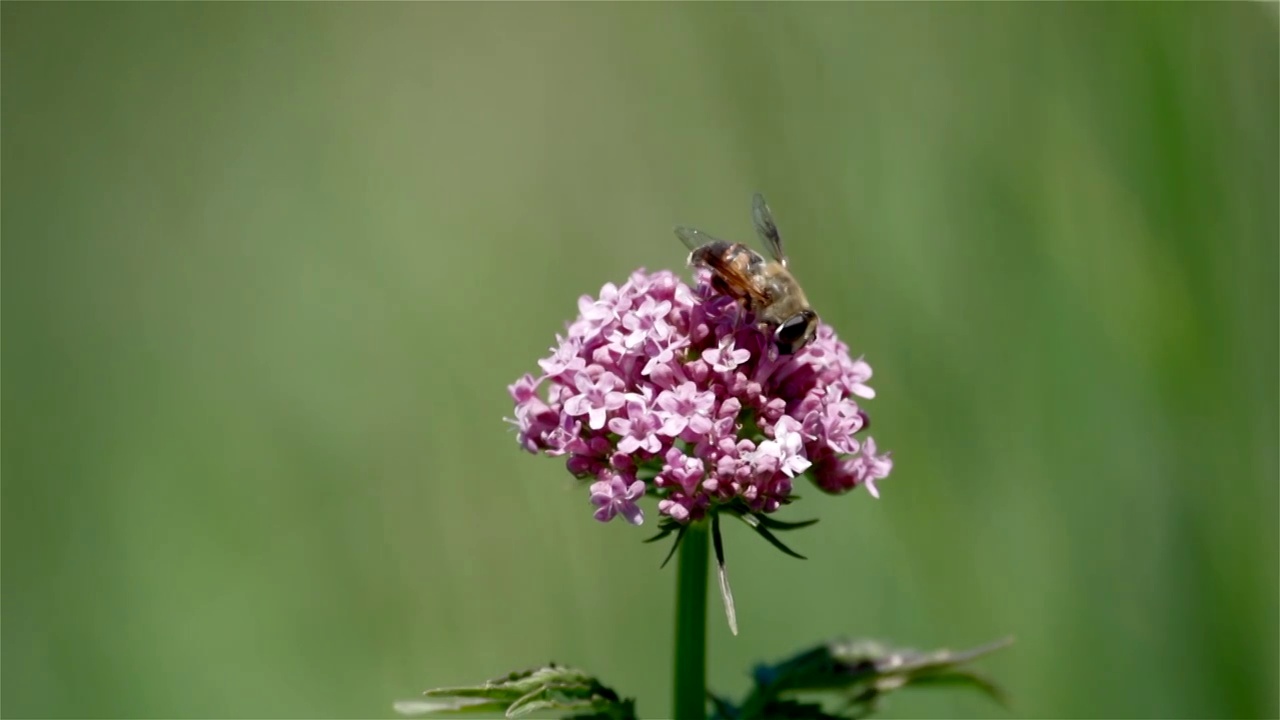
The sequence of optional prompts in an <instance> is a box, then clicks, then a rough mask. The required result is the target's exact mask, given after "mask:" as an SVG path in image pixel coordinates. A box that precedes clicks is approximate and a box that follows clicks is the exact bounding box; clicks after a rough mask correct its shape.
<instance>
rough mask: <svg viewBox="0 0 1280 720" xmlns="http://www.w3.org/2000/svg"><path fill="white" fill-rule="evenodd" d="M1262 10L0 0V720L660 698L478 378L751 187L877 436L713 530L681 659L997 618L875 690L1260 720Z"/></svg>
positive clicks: (638, 557) (1264, 360)
mask: <svg viewBox="0 0 1280 720" xmlns="http://www.w3.org/2000/svg"><path fill="white" fill-rule="evenodd" d="M1276 10H1277V6H1276V5H1274V4H1241V3H1233V4H1174V3H1166V4H1143V5H1108V6H1100V5H1093V4H1052V5H1041V4H976V3H965V4H948V5H935V4H907V3H901V4H896V3H895V4H860V5H853V4H839V5H837V4H819V5H775V4H632V5H605V4H590V5H588V4H485V5H476V4H465V5H464V4H376V5H375V4H307V5H302V4H266V3H257V4H215V3H210V4H170V5H161V4H27V3H4V5H3V8H2V9H0V20H2V22H0V25H2V27H3V42H2V47H3V62H2V63H0V65H2V68H3V104H2V105H3V108H2V116H3V130H2V133H3V205H4V212H3V241H4V245H3V248H4V256H3V269H4V275H3V304H4V331H3V347H4V363H3V382H4V396H3V421H4V429H5V431H6V432H5V434H4V445H3V475H4V477H3V600H4V633H3V660H4V663H3V666H4V674H3V680H4V686H3V714H4V715H6V716H81V717H91V716H121V717H142V716H156V717H176V716H191V717H230V716H252V717H277V716H280V717H285V716H288V717H354V716H362V717H368V716H387V715H391V703H392V702H393V701H394V700H397V699H401V698H410V697H414V696H416V695H417V693H418V692H419V691H420V690H422V689H424V688H426V687H431V686H440V685H448V684H455V683H465V682H471V681H476V680H481V679H484V678H487V677H491V676H494V675H497V674H501V673H503V672H505V671H507V670H509V669H515V668H519V667H524V666H527V665H532V664H536V663H542V662H546V661H548V660H555V661H558V662H564V663H571V664H576V665H579V666H581V667H584V668H586V669H589V670H592V671H595V672H597V673H598V674H600V675H601V676H602V677H603V678H604V679H605V680H606V681H607V682H609V683H611V684H613V685H614V686H616V687H617V688H619V689H620V690H621V691H622V692H624V693H627V694H632V695H637V696H638V697H639V699H640V710H641V712H642V713H643V714H644V715H645V716H647V717H661V716H663V715H664V714H666V713H667V712H668V708H669V702H670V701H669V691H670V677H669V676H670V670H669V663H670V649H671V631H670V629H669V623H670V618H671V611H672V608H673V593H674V572H673V570H672V568H670V567H668V568H667V569H666V570H662V571H660V570H659V569H658V563H659V562H660V561H661V559H662V555H663V553H664V552H665V548H662V547H656V546H653V545H642V544H641V543H640V542H639V541H640V539H641V538H643V537H647V536H648V535H649V534H650V530H651V528H643V529H639V530H637V529H635V528H631V527H629V526H625V525H623V524H621V523H614V524H611V525H608V526H601V525H599V524H598V523H596V522H595V521H593V520H592V519H591V516H590V511H591V508H590V506H589V505H588V503H587V499H586V492H585V490H584V489H582V488H580V487H576V486H575V485H574V484H573V483H572V482H570V480H569V479H568V476H567V474H566V473H565V472H564V470H563V465H562V463H561V462H559V461H556V460H548V459H543V458H535V457H532V456H529V455H526V454H524V453H522V452H521V451H519V450H518V449H517V447H516V444H515V442H514V438H513V436H512V435H511V434H510V432H509V430H508V427H507V426H506V425H505V424H504V423H503V422H502V418H503V417H504V415H509V414H510V413H511V406H510V401H509V399H508V396H507V394H506V389H505V386H506V385H507V384H508V383H509V382H511V381H512V380H514V379H515V378H516V377H517V376H519V375H520V374H521V373H524V372H526V371H532V370H535V369H536V365H535V361H536V359H537V358H539V357H541V356H543V355H544V354H545V352H546V349H547V348H548V346H549V345H550V344H551V343H552V341H553V335H554V333H556V332H557V331H560V330H562V328H563V323H564V322H566V321H567V320H569V319H570V318H571V316H572V315H573V314H574V313H575V312H576V300H577V298H578V296H579V295H582V294H584V293H595V292H598V290H599V287H600V286H601V285H602V284H603V283H605V282H610V281H613V282H618V281H621V280H623V279H625V277H626V275H627V274H628V273H629V272H631V271H632V270H633V269H634V268H636V267H640V266H643V267H646V268H649V269H657V268H672V269H679V268H680V265H681V263H682V261H683V258H684V254H685V253H684V250H683V248H682V247H681V246H680V244H679V242H678V241H677V240H676V238H675V237H674V236H673V235H672V233H671V227H672V226H673V225H675V224H677V223H685V224H692V225H696V226H699V227H702V228H704V229H707V230H709V231H712V232H714V233H717V234H721V235H725V236H729V237H737V238H745V237H750V235H751V233H750V220H749V198H750V194H751V193H752V192H753V191H756V190H760V191H762V192H764V193H765V195H766V196H767V197H768V198H769V200H770V204H771V205H772V206H773V209H774V211H775V213H776V214H777V216H778V218H779V222H780V224H781V226H782V229H783V232H784V233H785V234H786V236H787V238H788V240H789V241H790V249H791V255H792V260H793V268H794V269H795V270H796V272H797V274H798V276H799V277H800V278H801V279H802V280H803V281H804V283H805V286H806V288H807V289H808V291H809V296H810V298H811V300H812V301H813V302H814V303H815V305H816V306H817V307H818V309H819V310H820V312H821V313H822V314H823V316H824V318H825V319H826V320H827V321H828V322H830V323H831V324H833V325H834V326H835V327H836V328H837V330H838V332H839V333H840V334H841V335H842V337H843V338H845V339H846V340H847V341H848V342H849V343H850V345H851V346H852V348H853V351H854V352H855V353H865V354H866V356H867V359H868V360H869V361H870V362H871V364H872V365H873V367H874V368H875V371H876V374H875V378H874V380H873V383H872V384H873V386H874V387H875V388H876V389H877V390H878V392H879V396H878V397H877V399H876V400H874V401H872V402H870V403H869V409H870V413H871V415H872V417H873V419H874V422H875V426H876V427H875V436H876V438H877V440H879V441H880V444H881V445H882V446H883V447H885V448H888V449H891V450H892V451H893V452H894V454H895V458H896V461H897V465H896V469H895V472H894V474H893V477H892V478H891V479H890V480H888V481H885V482H884V483H882V485H881V487H882V492H883V497H882V499H881V500H880V501H878V502H877V501H875V500H873V499H872V498H870V497H869V496H868V495H867V494H865V493H862V492H858V493H855V494H853V495H850V496H845V497H841V498H826V497H821V496H819V494H817V493H816V492H813V491H810V492H807V493H804V494H805V495H806V498H805V500H804V501H802V502H801V503H800V504H799V505H797V506H796V507H795V508H793V509H791V510H789V511H788V512H787V513H786V516H787V517H789V518H792V519H799V518H803V517H808V516H817V517H820V518H822V522H821V523H820V524H819V525H818V526H817V527H815V528H813V529H810V530H808V531H805V532H803V533H800V534H798V535H795V536H793V537H792V540H793V541H794V542H793V543H792V544H793V546H794V547H796V548H797V549H798V550H800V551H801V552H804V553H806V554H808V556H809V558H810V559H809V560H808V561H807V562H800V561H796V560H793V559H790V558H786V557H784V556H782V555H781V554H779V553H777V552H775V551H773V550H772V549H771V548H769V547H767V546H766V545H765V543H763V542H761V541H760V540H759V539H758V538H756V537H754V536H753V535H751V534H750V533H749V532H747V531H746V529H745V528H741V527H737V526H734V527H730V528H729V535H728V540H727V542H728V551H729V554H730V564H731V568H732V576H733V581H734V587H735V591H736V593H737V599H738V612H739V618H740V621H741V624H742V627H743V632H742V635H741V636H740V637H737V638H733V637H731V636H729V634H728V631H727V629H726V627H725V623H724V622H723V618H722V615H721V613H720V608H719V606H718V605H713V607H712V617H711V639H710V642H711V646H710V681H711V684H712V686H713V688H715V689H718V690H721V691H724V692H730V693H739V692H741V691H743V690H745V688H746V687H747V682H748V678H747V671H748V669H749V666H750V664H751V663H752V662H753V661H755V660H760V659H773V658H780V657H782V656H785V655H787V654H789V653H790V652H792V651H793V650H795V649H797V648H798V647H800V646H802V645H807V644H810V643H813V642H816V641H819V640H822V639H824V638H827V637H829V636H832V635H843V634H849V635H857V636H874V637H880V638H885V639H889V640H892V641H895V642H899V643H905V644H909V645H915V646H918V647H920V646H923V647H932V646H952V647H959V646H967V645H971V644H977V643H981V642H984V641H987V640H990V639H993V638H996V637H999V636H1002V635H1005V634H1013V635H1016V636H1017V638H1018V644H1017V645H1016V646H1015V647H1014V648H1013V649H1011V650H1008V651H1005V652H1003V653H1001V654H999V655H998V656H995V657H993V658H991V659H989V660H987V661H984V662H983V663H982V667H983V668H984V669H986V670H988V671H990V672H991V673H992V674H993V675H994V676H995V677H997V678H998V679H1000V680H1001V681H1002V682H1003V683H1004V684H1005V685H1006V686H1007V688H1008V689H1009V691H1010V693H1011V694H1012V696H1013V702H1014V706H1013V710H1012V711H1011V712H1009V713H1003V711H1001V710H1000V709H999V708H997V707H995V706H993V705H990V704H989V703H987V702H986V701H985V700H983V699H981V698H979V697H976V696H970V695H967V694H964V693H957V692H944V691H922V692H921V693H920V694H913V695H907V696H902V697H900V698H897V699H896V700H895V701H894V702H893V703H892V704H891V706H890V707H889V708H888V711H887V713H886V714H887V716H889V717H942V716H948V717H971V716H972V717H977V716H986V717H990V716H992V715H993V714H995V715H997V716H1016V717H1209V716H1215V717H1246V716H1256V717H1275V716H1276V715H1277V714H1278V713H1280V703H1278V701H1277V674H1278V673H1280V667H1278V665H1277V636H1278V635H1280V625H1278V623H1277V584H1278V582H1280V577H1278V570H1277V567H1278V563H1277V542H1278V538H1277V513H1278V510H1277V504H1278V500H1280V499H1278V497H1277V470H1278V468H1277V433H1278V428H1277V396H1278V394H1280V393H1278V388H1277V376H1278V371H1277V344H1278V342H1277V327H1278V319H1280V318H1278V317H1277V304H1278V300H1277V265H1278V262H1280V259H1278V252H1277V247H1278V243H1277V214H1278V203H1277V197H1278V195H1280V180H1278V174H1277V167H1278V158H1280V146H1278V143H1277V127H1278V123H1280V112H1278V110H1277V102H1278V100H1277V98H1278V95H1277V85H1278V79H1280V78H1278V71H1277V46H1278V41H1277V37H1278V35H1277V12H1276ZM650 512H653V510H652V509H651V510H650ZM651 517H653V516H652V515H651Z"/></svg>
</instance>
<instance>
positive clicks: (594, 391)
mask: <svg viewBox="0 0 1280 720" xmlns="http://www.w3.org/2000/svg"><path fill="white" fill-rule="evenodd" d="M596 367H599V366H596ZM573 384H574V387H576V388H577V390H578V394H577V395H574V396H572V397H570V398H569V399H568V400H565V401H564V411H565V412H567V413H569V414H570V415H586V416H587V417H588V418H589V419H590V422H589V423H588V424H589V425H590V426H591V429H592V430H599V429H600V428H602V427H604V421H605V416H606V414H607V413H608V412H609V411H610V410H617V409H618V408H620V407H622V405H623V404H624V403H625V402H626V399H625V397H624V396H623V394H622V392H621V389H622V387H623V386H622V381H621V380H619V379H618V376H617V375H614V374H613V373H610V372H604V373H601V374H600V377H599V379H597V380H592V379H591V376H590V375H588V374H587V373H585V372H580V373H578V375H577V376H576V377H575V378H574V380H573Z"/></svg>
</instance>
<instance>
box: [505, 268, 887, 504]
mask: <svg viewBox="0 0 1280 720" xmlns="http://www.w3.org/2000/svg"><path fill="white" fill-rule="evenodd" d="M696 277H697V282H696V283H695V284H694V285H693V286H692V287H690V286H689V285H686V284H685V283H684V282H682V281H681V280H680V279H679V278H678V277H677V276H676V275H674V274H673V273H670V272H667V271H660V272H656V273H647V272H645V271H643V270H638V271H636V272H634V273H632V275H631V276H630V277H629V278H628V279H627V281H626V282H625V283H623V284H622V285H620V286H615V285H613V284H608V285H605V286H604V287H603V288H601V291H600V295H599V297H598V298H591V297H589V296H584V297H583V298H581V299H580V300H579V302H578V310H579V315H578V317H577V319H575V320H574V321H573V322H572V323H571V324H570V325H569V330H568V333H567V335H566V336H565V337H559V336H557V338H556V339H557V345H556V347H555V348H553V349H552V351H551V354H550V356H549V357H547V358H544V359H543V360H540V361H539V362H538V364H539V367H540V368H541V369H542V371H543V373H544V374H543V376H542V377H540V378H535V377H534V376H533V375H524V376H522V377H521V378H520V379H518V380H517V381H516V382H515V383H513V384H512V385H511V386H510V387H509V388H508V391H509V392H510V394H511V398H512V400H513V401H514V406H515V417H514V418H513V419H511V420H509V421H508V422H511V423H512V424H513V425H514V426H515V427H516V430H517V433H518V440H519V443H520V445H521V446H522V447H524V448H525V449H526V450H529V451H530V452H541V453H545V454H548V455H565V456H567V457H566V464H567V467H568V469H569V471H570V472H571V473H573V474H574V475H575V476H578V477H584V478H594V479H595V480H594V482H593V483H592V484H591V487H590V494H591V502H592V504H593V505H595V506H596V508H597V510H596V513H595V516H596V518H597V519H598V520H601V521H608V520H611V519H612V518H613V517H614V516H615V515H622V516H623V517H624V518H625V519H627V521H628V522H631V523H633V524H639V523H640V522H641V521H642V519H643V513H642V512H641V510H640V508H639V505H638V504H637V501H638V500H639V499H640V498H641V497H642V496H644V495H653V496H654V497H655V498H656V499H657V501H658V503H657V505H658V512H659V513H660V514H662V515H663V516H665V517H667V518H670V520H671V521H674V522H677V523H687V522H693V521H696V520H699V519H701V518H703V517H705V516H706V515H707V514H708V513H710V512H714V511H715V510H716V509H717V508H719V507H720V506H723V505H728V504H736V505H735V507H742V506H744V505H745V507H747V508H749V509H750V511H752V512H759V513H768V512H773V511H774V510H776V509H777V508H779V507H780V506H782V505H783V504H785V503H787V502H789V500H790V499H791V493H792V482H793V480H794V479H795V478H798V477H802V476H804V477H808V478H810V479H811V480H812V482H813V483H814V484H815V485H817V486H818V487H819V488H820V489H822V490H823V491H825V492H828V493H844V492H848V491H849V490H852V489H854V488H855V487H858V486H860V485H866V486H867V490H868V492H870V493H871V494H872V495H873V496H878V490H877V488H876V485H875V483H876V481H877V480H881V479H884V478H885V477H887V476H888V474H889V472H890V470H891V469H892V467H893V463H892V461H891V460H890V458H889V455H888V454H887V453H885V454H880V453H879V452H878V451H877V449H876V445H875V442H874V441H873V440H872V439H871V438H869V437H861V436H862V435H863V434H864V433H865V432H866V429H867V414H866V411H865V410H864V409H863V408H862V407H861V406H860V405H859V401H860V399H861V398H871V397H874V395H875V393H874V391H872V390H871V388H869V387H868V386H867V385H866V383H867V381H868V380H869V379H870V378H871V367H870V365H868V364H867V363H866V362H865V361H864V360H863V359H862V358H858V359H857V360H854V359H853V358H851V357H850V355H849V350H848V347H847V346H845V345H844V343H842V342H841V341H840V340H839V339H838V338H837V337H836V334H835V331H834V330H832V329H831V327H830V326H828V325H825V324H824V325H819V328H818V332H817V334H816V336H815V337H814V339H813V340H812V341H811V342H810V343H809V344H808V345H806V346H805V347H804V348H803V349H802V350H800V351H799V352H798V353H796V354H794V355H789V356H780V355H778V353H777V351H776V349H775V348H774V343H773V340H772V338H770V337H769V336H768V335H767V334H765V333H764V332H762V331H761V329H760V328H759V327H758V326H757V325H756V324H755V318H754V317H752V315H751V314H750V313H749V312H747V311H746V310H744V309H743V308H742V306H741V305H739V304H738V303H737V302H735V301H734V300H733V299H732V298H728V297H725V296H723V295H720V294H719V293H718V292H716V291H715V290H714V289H713V288H712V287H711V284H710V281H709V275H708V274H707V273H706V272H704V271H697V276H696ZM639 478H645V479H643V480H642V479H639Z"/></svg>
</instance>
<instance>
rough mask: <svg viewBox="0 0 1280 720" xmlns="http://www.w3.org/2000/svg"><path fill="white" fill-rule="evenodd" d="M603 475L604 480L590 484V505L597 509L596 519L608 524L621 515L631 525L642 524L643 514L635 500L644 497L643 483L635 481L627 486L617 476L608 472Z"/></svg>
mask: <svg viewBox="0 0 1280 720" xmlns="http://www.w3.org/2000/svg"><path fill="white" fill-rule="evenodd" d="M604 475H605V477H606V479H603V480H600V481H599V482H594V483H592V484H591V504H592V505H595V506H596V507H597V508H599V509H598V510H596V513H595V516H596V519H597V520H599V521H600V522H609V521H610V520H612V519H613V516H614V515H621V516H622V517H623V518H625V519H626V521H627V522H629V523H631V524H632V525H641V524H643V523H644V512H642V511H641V510H640V506H638V505H636V500H638V499H639V498H641V497H643V496H644V482H643V481H641V480H636V481H635V482H633V483H631V484H630V485H627V483H626V482H624V481H623V479H622V478H621V477H620V476H618V475H615V474H613V473H610V472H605V473H604Z"/></svg>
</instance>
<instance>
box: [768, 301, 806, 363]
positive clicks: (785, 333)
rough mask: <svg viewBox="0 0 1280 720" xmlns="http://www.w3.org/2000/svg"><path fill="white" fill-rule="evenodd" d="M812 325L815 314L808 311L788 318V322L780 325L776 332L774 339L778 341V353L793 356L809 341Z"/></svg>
mask: <svg viewBox="0 0 1280 720" xmlns="http://www.w3.org/2000/svg"><path fill="white" fill-rule="evenodd" d="M812 325H813V313H811V312H807V311H806V312H802V313H799V314H797V315H792V316H791V317H789V318H787V321H786V322H784V323H782V324H781V325H779V326H778V329H777V331H775V332H774V337H775V338H776V339H777V341H778V352H780V353H782V354H783V355H791V354H792V353H794V352H795V351H796V350H798V349H799V348H800V347H801V346H803V345H804V344H805V341H806V340H807V339H808V337H809V334H810V328H811V327H812Z"/></svg>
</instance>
